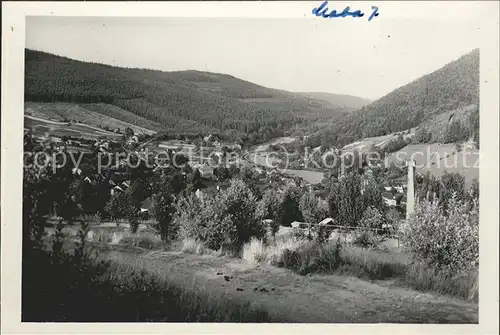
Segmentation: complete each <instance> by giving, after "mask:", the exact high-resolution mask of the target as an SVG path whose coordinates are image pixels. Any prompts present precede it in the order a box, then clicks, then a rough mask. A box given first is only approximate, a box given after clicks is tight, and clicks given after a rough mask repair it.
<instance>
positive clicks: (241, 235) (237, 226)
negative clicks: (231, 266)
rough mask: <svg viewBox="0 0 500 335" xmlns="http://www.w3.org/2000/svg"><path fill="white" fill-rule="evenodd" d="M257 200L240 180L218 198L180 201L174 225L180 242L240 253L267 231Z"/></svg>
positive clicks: (233, 182) (192, 198) (191, 198)
mask: <svg viewBox="0 0 500 335" xmlns="http://www.w3.org/2000/svg"><path fill="white" fill-rule="evenodd" d="M256 204H257V202H256V199H255V197H254V195H253V194H252V192H251V190H250V189H249V188H248V187H247V186H246V185H245V183H243V181H241V180H233V181H232V182H231V186H230V187H229V188H228V189H227V190H226V191H224V192H220V193H218V194H217V195H216V196H215V197H210V196H206V197H204V200H203V203H202V202H201V201H200V200H199V199H197V198H196V197H194V196H189V197H187V198H184V199H181V200H180V201H179V203H178V205H177V208H176V211H177V213H176V215H175V217H174V221H175V224H176V225H178V226H179V229H180V236H181V238H193V239H195V240H199V241H202V242H203V243H205V245H206V246H207V248H210V249H213V250H218V249H221V248H230V249H232V250H233V251H235V252H236V251H238V250H240V248H241V247H242V246H243V244H245V243H246V242H248V241H250V239H251V238H252V237H256V238H262V237H263V236H264V235H265V233H266V231H265V227H264V224H263V223H262V221H260V220H259V219H258V218H257V215H256Z"/></svg>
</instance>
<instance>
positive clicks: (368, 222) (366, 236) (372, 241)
mask: <svg viewBox="0 0 500 335" xmlns="http://www.w3.org/2000/svg"><path fill="white" fill-rule="evenodd" d="M383 222H384V219H383V216H382V214H380V212H379V211H378V210H377V209H376V208H374V207H368V208H367V209H366V210H365V211H364V212H363V217H362V218H361V221H360V223H359V228H358V229H356V230H355V231H354V233H353V244H354V245H357V246H360V247H362V248H376V247H378V246H379V245H380V242H381V239H380V237H379V236H378V235H377V234H376V231H375V230H374V229H380V228H381V227H382V223H383Z"/></svg>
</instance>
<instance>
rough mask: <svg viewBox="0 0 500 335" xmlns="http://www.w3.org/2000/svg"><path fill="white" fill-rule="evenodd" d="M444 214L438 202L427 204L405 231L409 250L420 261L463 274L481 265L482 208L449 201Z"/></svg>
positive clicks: (421, 204) (453, 200)
mask: <svg viewBox="0 0 500 335" xmlns="http://www.w3.org/2000/svg"><path fill="white" fill-rule="evenodd" d="M446 207H447V208H448V209H447V210H444V209H443V208H442V206H440V205H439V203H438V201H436V200H433V201H424V202H421V203H420V205H419V206H417V208H416V209H415V212H414V213H413V214H412V216H411V217H410V220H409V222H408V223H407V224H406V225H405V227H404V230H403V241H404V245H405V247H406V248H407V249H408V250H409V251H410V252H411V254H412V255H413V256H414V257H415V258H416V259H417V260H420V261H424V262H427V263H429V264H430V265H432V266H435V267H437V268H444V269H448V270H450V271H452V272H453V273H459V272H463V271H469V270H470V269H473V268H475V267H476V266H477V265H478V262H479V205H478V202H477V200H472V203H468V202H466V201H462V200H458V199H457V198H456V196H455V195H452V197H451V198H450V199H449V200H448V203H447V206H446Z"/></svg>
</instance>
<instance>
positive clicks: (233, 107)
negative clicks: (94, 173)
mask: <svg viewBox="0 0 500 335" xmlns="http://www.w3.org/2000/svg"><path fill="white" fill-rule="evenodd" d="M25 100H26V101H32V102H71V103H84V104H89V103H91V104H96V103H106V104H109V105H113V106H116V107H119V108H121V109H123V110H125V111H128V112H131V113H133V114H135V115H138V116H139V117H141V118H144V119H147V120H150V121H152V122H155V123H158V124H161V125H162V126H163V127H164V131H166V132H179V133H190V134H196V133H208V132H215V133H224V134H226V135H231V136H232V137H239V138H243V139H245V138H246V139H249V140H250V142H252V141H257V140H259V139H264V140H265V139H268V138H272V137H276V136H281V135H283V133H284V132H285V131H286V130H288V129H290V128H291V127H292V126H294V125H296V124H299V123H305V122H309V121H311V120H318V119H325V118H328V119H330V118H332V117H336V116H339V115H341V114H342V113H343V112H345V110H344V109H343V108H342V107H336V106H335V107H334V106H332V105H331V104H329V105H325V104H324V101H316V100H314V99H310V98H307V97H304V96H301V95H298V94H294V93H290V92H285V91H280V90H274V89H269V88H265V87H262V86H259V85H256V84H253V83H250V82H247V81H243V80H240V79H238V78H235V77H232V76H229V75H224V74H216V73H207V72H200V71H177V72H162V71H153V70H146V69H128V68H118V67H113V66H108V65H102V64H95V63H87V62H81V61H76V60H72V59H69V58H66V57H60V56H56V55H52V54H48V53H45V52H39V51H33V50H25ZM124 121H127V120H124ZM127 122H130V120H128V121H127ZM137 126H143V127H145V128H147V126H146V125H142V124H137Z"/></svg>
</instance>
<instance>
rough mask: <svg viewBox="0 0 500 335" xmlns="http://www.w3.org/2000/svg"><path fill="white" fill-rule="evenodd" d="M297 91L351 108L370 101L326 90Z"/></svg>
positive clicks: (364, 104)
mask: <svg viewBox="0 0 500 335" xmlns="http://www.w3.org/2000/svg"><path fill="white" fill-rule="evenodd" d="M297 93H298V94H300V95H303V96H305V97H308V98H311V99H316V100H325V101H328V102H329V103H331V104H332V105H334V106H339V107H347V108H352V109H359V108H361V107H363V106H366V105H368V104H370V103H371V102H372V101H371V100H368V99H364V98H360V97H356V96H353V95H348V94H335V93H327V92H297Z"/></svg>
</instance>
